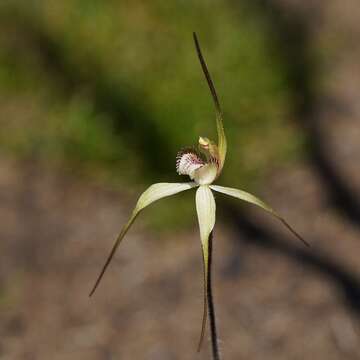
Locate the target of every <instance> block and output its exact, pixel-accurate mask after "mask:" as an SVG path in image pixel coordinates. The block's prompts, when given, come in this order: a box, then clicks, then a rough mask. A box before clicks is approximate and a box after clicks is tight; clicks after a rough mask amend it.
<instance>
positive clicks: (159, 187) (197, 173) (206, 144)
mask: <svg viewBox="0 0 360 360" xmlns="http://www.w3.org/2000/svg"><path fill="white" fill-rule="evenodd" d="M194 40H195V47H196V51H197V54H198V56H199V60H200V63H201V67H202V70H203V72H204V75H205V78H206V80H207V83H208V85H209V88H210V92H211V95H212V97H213V100H214V103H215V111H216V127H217V134H218V143H217V144H216V143H214V142H212V141H210V140H209V139H207V138H205V137H200V138H199V141H198V147H199V151H196V150H195V149H185V150H182V151H180V152H179V153H178V155H177V157H176V170H177V172H178V173H179V174H180V175H188V176H189V177H190V179H191V180H193V181H191V182H186V183H158V184H154V185H151V186H150V187H149V188H148V189H147V190H146V191H145V192H144V193H143V194H142V195H141V196H140V198H139V200H138V202H137V204H136V206H135V208H134V210H133V212H132V214H131V216H130V219H129V221H128V222H127V223H126V224H125V225H124V227H123V228H122V230H121V232H120V234H119V236H118V237H117V239H116V241H115V244H114V245H113V248H112V250H111V252H110V255H109V256H108V258H107V260H106V262H105V265H104V266H103V268H102V270H101V272H100V275H99V276H98V278H97V280H96V282H95V285H94V287H93V289H92V290H91V292H90V296H91V295H92V294H93V293H94V292H95V290H96V288H97V286H98V285H99V283H100V281H101V279H102V277H103V275H104V273H105V271H106V269H107V267H108V265H109V264H110V262H111V260H112V258H113V256H114V254H115V252H116V250H117V248H118V246H119V245H120V242H121V240H122V239H123V238H124V236H125V234H126V233H127V231H128V230H129V228H130V226H131V225H132V223H133V222H134V220H135V218H136V217H137V215H138V214H139V213H140V211H141V210H143V209H144V208H146V207H147V206H149V205H150V204H152V203H153V202H155V201H157V200H160V199H162V198H164V197H167V196H171V195H175V194H177V193H179V192H182V191H185V190H190V189H192V188H195V187H197V188H198V189H197V191H196V196H195V202H196V211H197V215H198V222H199V228H200V239H201V245H202V252H203V260H204V294H205V296H204V299H205V301H204V316H203V323H202V332H201V336H200V342H199V349H200V346H201V343H202V340H203V336H204V329H205V324H206V316H207V311H206V309H207V300H208V299H207V284H208V281H207V279H208V275H209V267H208V256H209V237H210V235H211V233H212V231H213V228H214V225H215V210H216V204H215V199H214V195H213V191H216V192H219V193H223V194H225V195H229V196H232V197H234V198H237V199H240V200H244V201H246V202H248V203H251V204H253V205H257V206H259V207H261V208H262V209H263V210H265V211H267V212H269V213H270V214H272V215H273V216H275V217H276V218H277V219H279V220H280V221H281V222H282V223H283V224H284V225H285V226H286V227H287V228H288V229H289V230H290V231H291V232H292V233H293V234H294V235H295V236H296V237H297V238H298V239H300V240H301V241H302V242H303V243H304V244H305V245H307V246H309V244H308V243H307V242H306V241H305V240H304V239H303V238H302V237H301V236H300V235H299V234H298V233H297V232H296V231H295V230H293V229H292V228H291V227H290V225H289V224H288V223H287V222H286V221H285V220H284V219H283V218H282V217H281V216H280V215H279V214H277V213H276V212H275V211H274V210H273V209H272V208H271V207H270V206H268V205H267V204H265V203H264V202H263V201H261V200H260V199H258V198H257V197H255V196H254V195H252V194H250V193H247V192H245V191H243V190H238V189H234V188H229V187H224V186H218V185H212V184H213V182H214V181H215V180H216V179H217V178H218V177H219V175H220V174H221V171H222V169H223V166H224V162H225V157H226V150H227V143H226V137H225V132H224V127H223V120H222V111H221V108H220V103H219V100H218V97H217V94H216V90H215V87H214V84H213V82H212V79H211V77H210V74H209V71H208V69H207V66H206V64H205V61H204V58H203V56H202V53H201V50H200V46H199V43H198V40H197V37H196V34H194Z"/></svg>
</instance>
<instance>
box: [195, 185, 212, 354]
mask: <svg viewBox="0 0 360 360" xmlns="http://www.w3.org/2000/svg"><path fill="white" fill-rule="evenodd" d="M196 211H197V215H198V220H199V228H200V238H201V248H202V253H203V263H204V311H203V320H202V327H201V335H200V340H199V345H198V351H199V350H200V348H201V345H202V342H203V339H204V334H205V327H206V319H207V302H208V301H207V293H208V291H207V283H208V276H209V236H210V234H211V232H212V230H213V228H214V225H215V211H216V204H215V199H214V195H213V194H212V192H211V190H210V189H209V187H208V186H205V185H203V186H200V187H199V189H198V190H197V191H196Z"/></svg>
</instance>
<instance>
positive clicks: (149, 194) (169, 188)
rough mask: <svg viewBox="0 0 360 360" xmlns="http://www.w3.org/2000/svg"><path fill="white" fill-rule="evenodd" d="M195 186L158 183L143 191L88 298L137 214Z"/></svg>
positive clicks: (190, 183) (193, 184) (191, 184)
mask: <svg viewBox="0 0 360 360" xmlns="http://www.w3.org/2000/svg"><path fill="white" fill-rule="evenodd" d="M195 186H197V184H196V183H194V182H188V183H158V184H153V185H151V186H150V187H149V188H148V189H147V190H145V191H144V192H143V193H142V194H141V196H140V197H139V200H138V202H137V204H136V206H135V208H134V210H133V212H132V215H131V217H130V219H129V221H128V222H127V223H126V224H125V226H124V227H123V228H122V230H121V232H120V234H119V236H118V237H117V239H116V241H115V243H114V245H113V247H112V249H111V251H110V254H109V256H108V258H107V259H106V262H105V264H104V266H103V267H102V270H101V272H100V274H99V276H98V277H97V279H96V281H95V284H94V286H93V288H92V290H91V292H90V294H89V296H92V295H93V294H94V292H95V290H96V289H97V287H98V285H99V284H100V281H101V279H102V278H103V276H104V274H105V271H106V269H107V268H108V266H109V264H110V262H111V260H112V258H113V257H114V255H115V252H116V250H117V248H118V247H119V245H120V243H121V241H122V239H123V238H124V236H125V235H126V233H127V232H128V230H129V229H130V227H131V225H132V224H133V222H134V221H135V219H136V217H137V215H138V214H139V212H140V211H141V210H143V209H144V208H145V207H147V206H148V205H150V204H152V203H153V202H155V201H157V200H160V199H162V198H164V197H167V196H171V195H175V194H177V193H179V192H181V191H185V190H188V189H191V188H193V187H195Z"/></svg>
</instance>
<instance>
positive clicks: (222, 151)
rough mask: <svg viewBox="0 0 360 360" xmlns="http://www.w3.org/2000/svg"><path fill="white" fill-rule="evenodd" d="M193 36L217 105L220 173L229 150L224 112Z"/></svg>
mask: <svg viewBox="0 0 360 360" xmlns="http://www.w3.org/2000/svg"><path fill="white" fill-rule="evenodd" d="M193 36H194V41H195V47H196V51H197V54H198V57H199V60H200V64H201V68H202V70H203V72H204V75H205V78H206V81H207V83H208V86H209V88H210V92H211V95H212V98H213V100H214V104H215V111H216V129H217V134H218V151H219V168H220V169H219V172H220V171H221V169H222V168H223V166H224V162H225V157H226V148H227V143H226V137H225V131H224V125H223V116H222V110H221V106H220V102H219V98H218V96H217V93H216V89H215V86H214V82H213V81H212V79H211V76H210V73H209V70H208V68H207V66H206V62H205V60H204V57H203V55H202V52H201V48H200V44H199V41H198V39H197V36H196V34H195V33H193Z"/></svg>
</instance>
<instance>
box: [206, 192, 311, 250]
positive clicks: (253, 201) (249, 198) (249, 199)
mask: <svg viewBox="0 0 360 360" xmlns="http://www.w3.org/2000/svg"><path fill="white" fill-rule="evenodd" d="M210 188H211V189H212V190H215V191H217V192H220V193H223V194H226V195H229V196H232V197H235V198H237V199H240V200H244V201H246V202H248V203H251V204H253V205H257V206H259V207H261V208H262V209H263V210H265V211H267V212H269V213H270V214H271V215H273V216H275V217H276V218H277V219H278V220H280V221H281V222H282V224H283V225H284V226H285V227H286V228H287V229H288V230H289V231H290V232H291V233H292V234H293V235H294V236H295V237H296V238H297V239H298V240H300V241H301V242H302V243H303V244H304V245H305V246H308V247H310V244H309V243H308V242H307V241H306V240H305V239H304V238H303V237H302V236H300V235H299V233H298V232H296V231H295V230H294V229H293V228H292V227H291V226H290V224H289V223H288V222H287V221H286V220H285V219H284V218H283V217H282V216H280V215H279V214H278V213H277V212H276V211H275V210H273V209H272V208H271V207H270V206H269V205H267V204H266V203H264V202H263V201H262V200H260V199H259V198H257V197H256V196H254V195H252V194H250V193H248V192H246V191H243V190H239V189H234V188H229V187H225V186H218V185H210Z"/></svg>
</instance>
